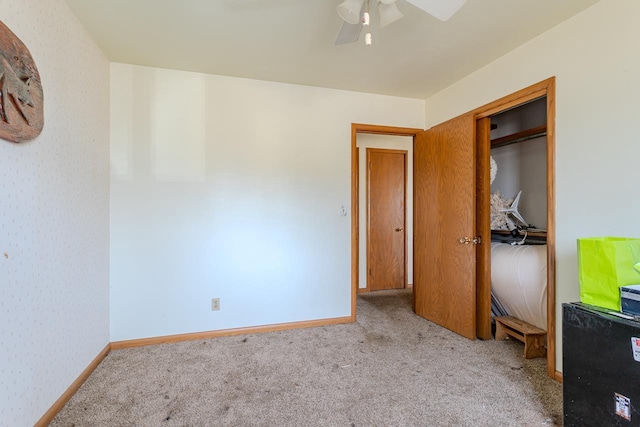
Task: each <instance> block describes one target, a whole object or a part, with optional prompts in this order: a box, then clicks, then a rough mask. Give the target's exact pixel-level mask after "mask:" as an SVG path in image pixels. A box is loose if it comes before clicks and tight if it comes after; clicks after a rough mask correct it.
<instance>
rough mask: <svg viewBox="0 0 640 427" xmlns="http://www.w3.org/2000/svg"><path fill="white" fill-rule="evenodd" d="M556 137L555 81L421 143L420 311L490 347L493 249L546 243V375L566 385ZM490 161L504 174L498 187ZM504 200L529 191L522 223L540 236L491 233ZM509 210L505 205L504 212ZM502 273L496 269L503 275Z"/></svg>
mask: <svg viewBox="0 0 640 427" xmlns="http://www.w3.org/2000/svg"><path fill="white" fill-rule="evenodd" d="M538 111H540V112H542V114H540V113H538ZM492 122H493V124H494V125H495V126H493V127H494V128H495V129H493V132H492V131H491V127H492V126H491V124H492ZM554 129H555V78H553V77H551V78H549V79H547V80H544V81H542V82H540V83H537V84H534V85H531V86H529V87H526V88H524V89H522V90H519V91H517V92H515V93H512V94H511V95H507V96H505V97H503V98H500V99H498V100H496V101H493V102H491V103H489V104H486V105H484V106H481V107H479V108H477V109H474V110H472V111H470V112H469V113H466V114H463V115H461V116H458V117H455V118H452V119H450V120H448V121H446V122H444V123H440V124H437V125H435V126H433V127H431V128H430V129H428V130H426V131H424V132H418V133H417V134H416V136H415V140H414V141H415V143H414V309H415V312H416V314H418V315H419V316H422V317H424V318H426V319H428V320H430V321H432V322H434V323H436V324H438V325H441V326H443V327H445V328H447V329H450V330H452V331H454V332H456V333H458V334H460V335H462V336H465V337H468V338H470V339H475V338H481V339H491V338H492V331H491V279H492V264H495V259H496V258H498V257H497V256H496V254H495V251H494V253H493V254H492V251H491V243H492V240H493V239H494V238H495V239H496V240H497V239H501V240H503V241H504V242H505V243H507V246H508V247H511V245H510V243H511V242H512V241H513V242H521V241H522V240H523V239H525V240H524V243H540V244H544V243H545V241H546V249H547V250H546V263H545V255H544V254H543V255H542V256H539V257H538V258H541V259H540V260H539V261H540V263H539V265H541V268H546V284H547V290H546V298H545V297H544V296H542V297H540V296H538V301H537V303H538V302H539V309H538V311H544V312H546V327H544V328H541V329H545V330H546V331H547V341H546V347H547V366H548V372H549V375H550V376H552V377H554V376H555V377H556V378H559V377H560V376H559V373H558V372H556V370H555V362H556V354H555V337H556V328H555V324H556V322H555V306H556V303H555V205H554V199H555V179H554V176H553V171H554V169H555V160H554V158H555V154H554V153H555V132H554ZM537 149H539V150H537ZM492 156H493V157H494V160H495V161H496V165H497V173H496V178H495V180H494V186H493V187H492V186H491V185H490V174H491V172H490V169H491V168H490V164H491V162H490V160H491V157H492ZM536 159H539V160H536ZM530 177H533V178H532V179H529V178H530ZM498 190H499V191H500V192H501V193H503V195H504V197H506V198H507V199H511V198H514V197H515V196H516V195H517V193H519V192H520V190H522V193H521V196H520V200H519V203H518V213H519V214H520V216H521V217H522V218H523V219H524V221H523V222H524V223H526V224H527V225H533V226H534V227H535V228H536V229H537V230H535V231H534V230H531V229H530V228H527V229H526V230H524V229H518V228H517V227H511V228H512V229H513V230H514V234H513V235H511V230H509V227H508V226H507V227H505V228H507V229H506V230H495V231H494V232H493V233H492V232H491V227H490V225H491V198H492V194H493V193H494V192H496V191H498ZM511 207H512V206H511V205H510V204H509V203H507V206H506V208H511ZM521 226H523V227H524V224H521ZM545 230H546V232H545ZM525 232H526V236H525ZM525 237H526V238H525ZM498 243H500V242H498ZM519 246H520V248H522V247H524V246H525V245H519ZM526 246H528V247H535V246H536V245H533V244H531V245H526ZM505 264H506V265H509V264H511V265H513V263H511V262H508V261H507V262H505ZM501 269H502V268H497V266H496V272H498V271H499V270H501ZM543 276H544V274H543ZM543 323H544V322H543ZM541 326H545V325H544V324H541Z"/></svg>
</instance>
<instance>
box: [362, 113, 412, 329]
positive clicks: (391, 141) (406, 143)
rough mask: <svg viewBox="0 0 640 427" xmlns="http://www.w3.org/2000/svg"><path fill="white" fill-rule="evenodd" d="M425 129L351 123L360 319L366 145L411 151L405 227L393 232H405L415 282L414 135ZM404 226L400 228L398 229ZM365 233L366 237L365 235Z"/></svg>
mask: <svg viewBox="0 0 640 427" xmlns="http://www.w3.org/2000/svg"><path fill="white" fill-rule="evenodd" d="M418 132H422V129H416V128H402V127H392V126H378V125H368V124H358V123H353V124H352V125H351V171H352V175H351V212H352V213H353V215H352V217H351V285H352V292H351V317H352V320H354V321H355V319H356V298H357V294H358V293H359V292H367V288H368V286H367V285H368V281H367V276H368V273H369V270H368V268H367V240H366V232H367V214H368V212H367V185H366V183H367V169H366V164H367V162H366V149H367V147H369V148H378V149H381V148H385V149H395V150H401V151H407V165H406V172H407V180H406V183H405V189H406V194H407V195H409V196H410V197H407V200H406V202H407V203H406V207H405V212H406V214H407V215H406V217H405V227H398V226H395V227H394V229H393V233H394V234H395V233H400V232H402V234H404V239H405V240H406V243H405V258H406V262H405V267H404V268H405V272H406V273H405V279H404V282H405V286H406V285H410V284H412V283H413V281H412V277H413V251H412V246H411V244H412V240H413V239H412V238H411V237H412V230H413V228H412V226H413V220H412V216H411V215H412V214H413V206H412V200H413V198H412V194H413V191H412V187H413V183H412V176H413V166H412V160H413V144H414V137H415V135H416V134H417V133H418ZM397 228H403V230H401V231H400V232H396V231H395V229H397ZM363 237H364V239H363Z"/></svg>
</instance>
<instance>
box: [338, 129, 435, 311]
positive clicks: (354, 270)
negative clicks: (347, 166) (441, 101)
mask: <svg viewBox="0 0 640 427" xmlns="http://www.w3.org/2000/svg"><path fill="white" fill-rule="evenodd" d="M423 131H424V129H418V128H407V127H397V126H381V125H371V124H363V123H351V321H353V322H355V321H356V303H357V297H358V288H359V287H360V283H359V281H360V276H359V274H360V253H359V252H360V251H359V240H360V239H359V238H358V236H359V235H360V210H359V200H360V182H359V181H360V162H359V158H360V149H359V148H358V146H357V137H358V134H359V133H362V134H373V135H391V136H411V137H412V138H413V139H414V143H415V136H416V135H417V134H418V132H423ZM405 215H406V212H405ZM407 256H413V254H407Z"/></svg>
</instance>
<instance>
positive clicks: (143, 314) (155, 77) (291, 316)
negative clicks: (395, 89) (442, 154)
mask: <svg viewBox="0 0 640 427" xmlns="http://www.w3.org/2000/svg"><path fill="white" fill-rule="evenodd" d="M111 78H112V81H111V82H112V122H111V132H112V139H111V176H112V182H111V339H112V341H118V340H125V339H134V338H143V337H152V336H162V335H169V334H179V333H187V332H196V331H207V330H217V329H226V328H235V327H243V326H255V325H265V324H274V323H283V322H295V321H304V320H311V319H322V318H333V317H342V316H349V315H350V304H351V293H350V292H351V289H350V282H351V279H350V270H351V254H350V246H351V245H350V242H351V240H350V230H351V219H350V212H349V213H348V216H346V217H341V216H340V215H339V211H340V206H341V205H344V206H346V207H347V208H349V207H350V206H351V204H350V197H351V179H350V174H351V166H350V165H351V160H350V156H351V150H350V144H351V123H352V122H358V123H372V124H387V125H397V126H409V127H422V126H423V123H424V114H425V112H424V101H422V100H416V99H404V98H394V97H387V96H379V95H370V94H362V93H355V92H345V91H337V90H329V89H320V88H313V87H305V86H295V85H288V84H280V83H270V82H263V81H255V80H246V79H238V78H230V77H221V76H212V75H204V74H196V73H187V72H179V71H171V70H162V69H154V68H145V67H138V66H131V65H123V64H112V68H111ZM212 297H219V298H220V299H221V310H220V311H218V312H212V311H211V308H210V306H211V298H212Z"/></svg>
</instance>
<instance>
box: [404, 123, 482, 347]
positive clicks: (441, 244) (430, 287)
mask: <svg viewBox="0 0 640 427" xmlns="http://www.w3.org/2000/svg"><path fill="white" fill-rule="evenodd" d="M475 154H476V153H475V120H474V117H473V115H472V114H467V115H465V116H461V117H458V118H455V119H452V120H450V121H448V122H445V123H443V124H441V125H438V126H435V127H433V128H431V129H429V130H427V131H425V132H421V133H419V134H418V135H417V136H416V139H415V149H414V178H413V179H414V299H415V301H414V309H415V312H416V314H417V315H419V316H422V317H424V318H426V319H428V320H431V321H432V322H434V323H437V324H438V325H441V326H444V327H445V328H447V329H450V330H452V331H454V332H456V333H458V334H460V335H462V336H465V337H467V338H470V339H475V337H476V264H475V262H476V252H475V251H476V248H475V245H474V244H473V238H474V237H475V228H476V217H475V200H476V186H475V181H476V156H475Z"/></svg>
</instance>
